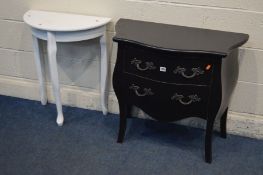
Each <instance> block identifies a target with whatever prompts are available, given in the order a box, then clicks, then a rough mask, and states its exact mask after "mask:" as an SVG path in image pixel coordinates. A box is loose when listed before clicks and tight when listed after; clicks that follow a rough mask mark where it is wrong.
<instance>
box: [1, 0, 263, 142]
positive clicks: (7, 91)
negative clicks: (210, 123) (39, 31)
mask: <svg viewBox="0 0 263 175" xmlns="http://www.w3.org/2000/svg"><path fill="white" fill-rule="evenodd" d="M29 9H38V10H49V11H62V12H70V13H79V14H87V15H97V16H106V17H111V18H113V21H112V23H111V24H109V25H108V26H107V31H108V47H109V54H110V55H111V71H112V69H113V67H114V63H115V59H116V48H117V46H116V44H113V49H112V41H111V38H112V36H113V35H114V24H115V22H116V21H117V20H118V19H119V18H130V19H138V20H147V21H153V22H161V23H168V24H176V25H185V26H193V27H201V28H210V29H217V30H226V31H233V32H243V33H248V34H249V35H250V39H249V41H248V42H247V43H246V44H245V45H244V46H243V47H242V48H241V49H240V56H239V60H240V74H239V81H238V85H237V88H236V90H235V93H234V97H233V100H232V103H231V108H230V110H231V111H232V113H231V114H230V116H231V117H230V124H229V130H230V131H231V132H233V133H237V134H242V135H247V136H252V137H258V138H263V129H261V127H260V124H263V107H262V106H263V68H262V66H263V58H262V56H263V50H262V49H263V1H262V0H251V1H248V0H235V1H229V0H220V1H218V0H199V1H196V0H88V1H87V0H45V1H43V0H0V93H1V94H4V95H12V96H17V97H22V98H28V99H38V98H39V95H38V86H37V81H36V79H37V77H36V70H35V66H34V59H33V53H32V41H31V34H30V30H29V28H28V27H27V26H26V25H25V24H24V23H23V21H22V16H23V14H24V13H25V12H26V11H27V10H29ZM45 44H46V43H43V52H44V53H46V51H45V50H46V48H45V47H46V45H45ZM58 48H59V51H58V62H59V75H60V77H59V78H60V81H61V83H62V84H63V85H64V86H63V89H62V96H63V102H64V104H68V105H71V106H78V107H84V108H90V109H100V106H99V98H98V97H99V93H98V87H99V57H100V55H99V49H100V48H99V43H98V40H96V39H95V40H92V41H87V42H78V43H68V44H59V47H58ZM47 72H48V68H47ZM48 77H49V75H48V73H47V79H49V78H48ZM48 92H49V99H50V100H51V101H53V98H52V96H51V94H50V90H49V91H48ZM109 100H110V101H109V104H110V111H111V112H115V113H116V112H118V106H117V103H116V98H115V95H114V92H113V90H112V88H110V99H109ZM65 117H66V116H65ZM247 127H249V129H247Z"/></svg>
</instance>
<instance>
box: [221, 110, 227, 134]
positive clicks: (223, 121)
mask: <svg viewBox="0 0 263 175" xmlns="http://www.w3.org/2000/svg"><path fill="white" fill-rule="evenodd" d="M227 112H228V108H227V109H226V111H225V112H224V114H223V115H222V117H221V119H220V135H221V137H222V138H226V121H227Z"/></svg>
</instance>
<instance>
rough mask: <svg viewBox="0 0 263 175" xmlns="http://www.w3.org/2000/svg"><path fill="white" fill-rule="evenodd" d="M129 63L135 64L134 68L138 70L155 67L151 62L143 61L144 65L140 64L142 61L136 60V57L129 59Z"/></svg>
mask: <svg viewBox="0 0 263 175" xmlns="http://www.w3.org/2000/svg"><path fill="white" fill-rule="evenodd" d="M131 64H132V65H135V66H136V68H137V69H138V70H140V71H146V70H154V69H156V66H154V64H153V62H145V65H144V66H141V64H142V61H141V60H138V59H137V58H134V59H133V60H131Z"/></svg>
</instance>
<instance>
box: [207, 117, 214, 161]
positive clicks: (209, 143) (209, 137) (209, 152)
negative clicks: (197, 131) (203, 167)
mask: <svg viewBox="0 0 263 175" xmlns="http://www.w3.org/2000/svg"><path fill="white" fill-rule="evenodd" d="M213 126H214V120H210V119H208V120H207V124H206V135H205V161H206V162H207V163H211V162H212V137H213Z"/></svg>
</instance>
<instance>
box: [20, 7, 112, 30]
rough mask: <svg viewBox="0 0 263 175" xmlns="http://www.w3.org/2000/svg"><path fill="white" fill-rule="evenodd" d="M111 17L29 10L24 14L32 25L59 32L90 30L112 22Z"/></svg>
mask: <svg viewBox="0 0 263 175" xmlns="http://www.w3.org/2000/svg"><path fill="white" fill-rule="evenodd" d="M110 20H111V19H110V18H103V17H95V16H86V15H77V14H68V13H58V12H48V11H39V10H29V11H28V12H26V13H25V15H24V21H25V22H26V23H27V24H29V25H30V26H31V27H33V28H36V29H40V30H48V31H59V32H72V31H80V30H89V29H94V28H97V27H101V26H104V25H106V24H107V23H108V22H110Z"/></svg>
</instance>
